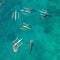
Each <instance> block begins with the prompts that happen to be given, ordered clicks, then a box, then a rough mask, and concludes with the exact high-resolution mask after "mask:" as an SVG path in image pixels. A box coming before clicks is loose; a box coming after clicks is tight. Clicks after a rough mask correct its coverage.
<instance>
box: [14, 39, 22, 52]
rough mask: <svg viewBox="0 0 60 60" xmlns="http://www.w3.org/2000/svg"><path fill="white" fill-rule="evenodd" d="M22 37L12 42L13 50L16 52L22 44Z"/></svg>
mask: <svg viewBox="0 0 60 60" xmlns="http://www.w3.org/2000/svg"><path fill="white" fill-rule="evenodd" d="M22 39H23V38H21V39H20V40H18V41H17V42H15V43H14V45H13V51H14V52H17V51H18V48H19V47H20V46H21V45H22V43H21V41H22ZM16 40H17V39H16ZM19 43H20V45H18V44H19Z"/></svg>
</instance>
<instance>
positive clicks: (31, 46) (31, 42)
mask: <svg viewBox="0 0 60 60" xmlns="http://www.w3.org/2000/svg"><path fill="white" fill-rule="evenodd" d="M33 45H34V41H33V40H30V54H31V51H32V48H33Z"/></svg>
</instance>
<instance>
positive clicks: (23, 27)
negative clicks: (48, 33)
mask: <svg viewBox="0 0 60 60" xmlns="http://www.w3.org/2000/svg"><path fill="white" fill-rule="evenodd" d="M21 29H23V30H30V29H31V28H30V27H29V25H28V24H26V23H24V24H23V25H22V28H21Z"/></svg>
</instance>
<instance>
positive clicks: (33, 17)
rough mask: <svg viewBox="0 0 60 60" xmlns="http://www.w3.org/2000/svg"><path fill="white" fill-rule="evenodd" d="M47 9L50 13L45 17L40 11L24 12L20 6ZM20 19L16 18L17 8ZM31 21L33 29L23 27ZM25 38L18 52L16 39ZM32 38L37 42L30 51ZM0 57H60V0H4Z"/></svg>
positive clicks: (51, 59) (44, 59) (0, 14)
mask: <svg viewBox="0 0 60 60" xmlns="http://www.w3.org/2000/svg"><path fill="white" fill-rule="evenodd" d="M23 8H31V9H35V10H37V11H38V10H41V9H46V10H47V11H48V12H49V14H50V16H47V17H46V18H45V19H42V18H41V15H40V13H38V12H32V13H30V14H28V15H25V14H22V12H20V9H23ZM15 10H16V11H17V12H18V13H19V19H17V20H16V21H15V20H14V19H12V18H11V17H12V13H13V12H14V11H15ZM22 23H27V24H29V26H30V28H31V29H30V30H21V29H20V27H21V25H22ZM17 37H18V38H23V40H22V43H23V45H22V46H21V47H19V50H18V52H17V53H15V52H14V51H13V41H14V39H16V38H17ZM30 40H33V41H34V46H33V49H32V52H31V54H30V46H29V43H30ZM0 60H60V0H0Z"/></svg>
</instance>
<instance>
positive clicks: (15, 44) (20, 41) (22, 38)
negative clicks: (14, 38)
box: [15, 38, 23, 45]
mask: <svg viewBox="0 0 60 60" xmlns="http://www.w3.org/2000/svg"><path fill="white" fill-rule="evenodd" d="M22 39H23V38H21V39H20V40H19V41H18V42H16V43H15V45H17V44H18V43H19V42H21V41H22Z"/></svg>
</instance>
